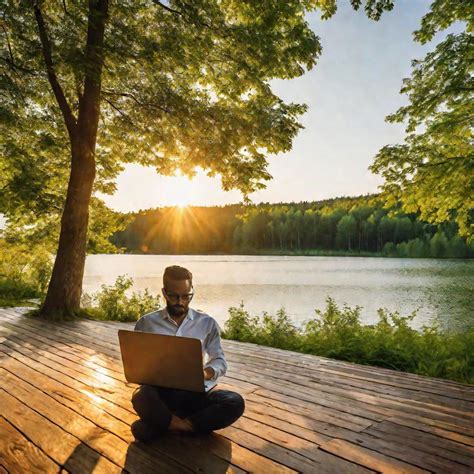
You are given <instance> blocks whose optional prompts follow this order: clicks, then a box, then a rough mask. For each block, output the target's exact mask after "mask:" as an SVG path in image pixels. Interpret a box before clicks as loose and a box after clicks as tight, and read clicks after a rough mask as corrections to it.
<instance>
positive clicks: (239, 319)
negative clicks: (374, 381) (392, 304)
mask: <svg viewBox="0 0 474 474" xmlns="http://www.w3.org/2000/svg"><path fill="white" fill-rule="evenodd" d="M315 312H316V317H314V318H312V319H310V320H309V321H306V322H305V323H304V324H303V325H302V327H297V326H296V325H295V324H294V323H293V322H292V321H291V319H290V318H289V316H288V314H287V313H286V312H285V310H283V309H280V310H279V311H278V312H277V313H276V315H274V316H273V315H270V314H268V313H264V314H263V317H262V318H259V317H256V316H251V315H250V314H249V313H248V311H247V310H246V309H245V307H244V305H243V304H241V305H240V307H232V308H230V309H229V314H230V317H229V319H228V320H227V321H226V323H225V325H224V331H223V332H222V337H223V338H225V339H234V340H237V341H243V342H252V343H255V344H261V345H266V346H271V347H278V348H281V349H288V350H292V351H297V352H303V353H305V354H314V355H319V356H323V357H329V358H333V359H339V360H344V361H348V362H355V363H358V364H367V365H374V366H378V367H385V368H389V369H394V370H400V371H404V372H411V373H415V374H421V375H428V376H431V377H439V378H445V379H451V380H456V381H460V382H466V383H471V384H472V383H474V367H473V365H474V328H471V329H469V330H467V331H465V332H462V333H454V332H447V331H442V330H441V329H440V328H439V326H437V325H431V326H423V327H422V328H421V330H419V331H417V330H415V329H413V328H412V327H410V324H409V323H410V321H411V320H412V319H413V318H414V317H415V313H412V314H410V315H408V316H400V315H399V313H397V312H388V311H387V310H384V309H379V310H378V318H379V319H378V322H377V323H376V324H374V325H364V324H362V323H361V321H360V314H361V308H360V307H355V308H351V307H349V306H347V305H344V306H343V307H342V308H341V307H338V306H337V304H336V303H335V302H334V300H333V299H332V298H329V297H328V298H327V300H326V308H325V309H324V310H323V311H321V310H315Z"/></svg>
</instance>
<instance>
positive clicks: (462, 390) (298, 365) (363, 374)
mask: <svg viewBox="0 0 474 474" xmlns="http://www.w3.org/2000/svg"><path fill="white" fill-rule="evenodd" d="M222 341H223V344H224V345H226V353H229V354H232V355H234V354H235V355H236V356H238V355H242V356H245V357H249V356H251V358H252V359H256V360H262V361H264V362H270V363H271V362H277V363H278V365H279V366H280V367H282V368H283V369H286V368H288V369H287V370H285V371H290V372H296V373H300V371H301V374H302V375H304V370H307V369H309V370H318V371H322V372H333V373H336V374H340V375H346V376H349V377H351V376H354V377H358V378H362V379H364V380H365V379H366V380H368V381H373V382H380V383H382V384H388V385H394V386H400V387H402V388H403V387H405V388H415V387H416V390H421V391H426V392H428V393H439V394H442V395H443V394H444V389H445V387H449V392H450V393H451V394H453V396H455V398H461V399H464V396H466V397H467V398H466V399H470V400H471V401H472V400H474V390H473V389H472V387H470V386H469V385H466V384H462V383H460V382H454V381H451V380H447V379H436V378H431V377H426V376H423V375H418V374H411V373H409V372H401V371H395V370H390V369H384V368H381V367H376V366H370V365H361V364H355V363H350V362H343V361H338V360H335V359H325V358H321V357H319V356H314V355H311V357H314V358H315V360H314V361H313V362H310V361H308V360H304V358H303V360H301V361H300V356H302V355H303V354H302V353H300V352H291V353H290V354H291V356H288V355H285V356H284V357H283V356H280V355H276V354H274V353H262V351H261V349H260V348H261V347H263V346H258V348H259V349H258V350H256V349H255V348H253V349H249V348H247V347H238V348H237V347H235V346H234V345H230V347H229V344H228V340H226V339H223V340H222ZM271 349H272V350H273V349H274V348H271ZM440 387H441V388H440Z"/></svg>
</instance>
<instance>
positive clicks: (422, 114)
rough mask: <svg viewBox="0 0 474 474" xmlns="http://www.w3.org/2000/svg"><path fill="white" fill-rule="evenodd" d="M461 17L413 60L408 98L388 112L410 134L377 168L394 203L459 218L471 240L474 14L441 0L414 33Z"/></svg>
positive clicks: (465, 5)
mask: <svg viewBox="0 0 474 474" xmlns="http://www.w3.org/2000/svg"><path fill="white" fill-rule="evenodd" d="M455 21H461V22H463V24H464V26H465V28H464V31H462V32H460V33H457V34H454V33H451V34H448V35H447V36H446V38H445V40H444V41H442V42H441V43H439V44H438V45H437V46H436V48H435V49H434V51H432V52H430V53H428V54H427V55H426V56H425V58H423V59H422V60H414V61H413V62H412V67H413V71H412V75H411V77H410V78H406V79H404V80H403V86H402V89H401V93H405V94H407V95H408V98H409V104H408V105H407V106H403V107H400V108H399V109H398V110H397V111H396V112H395V113H394V114H392V115H389V116H388V117H387V120H388V121H389V122H404V121H405V123H406V125H407V126H406V132H407V136H406V139H405V142H404V143H403V144H399V145H387V146H385V147H383V148H382V149H381V150H380V151H379V153H378V154H377V156H376V158H375V161H374V163H373V164H372V166H371V170H372V171H374V172H376V173H380V174H381V175H382V176H383V177H384V178H385V184H384V187H383V189H384V191H385V195H386V196H387V198H388V205H393V204H394V202H396V201H401V202H402V203H403V207H404V210H405V211H407V212H418V211H419V212H420V215H421V218H422V219H423V220H426V221H429V222H432V223H440V222H446V221H449V220H452V219H454V220H455V221H456V222H457V224H458V225H459V229H460V233H461V235H463V236H466V237H468V238H470V239H472V238H473V234H474V232H473V231H474V228H473V225H474V224H473V222H474V220H473V217H474V198H473V194H472V189H473V184H474V153H473V136H472V127H473V123H474V102H473V92H474V79H473V76H472V71H473V59H474V38H473V36H472V29H473V23H474V15H473V10H472V4H471V5H470V2H464V1H462V0H436V1H435V2H434V3H433V4H432V5H431V10H430V12H429V13H428V14H427V15H425V16H424V17H423V19H422V22H421V27H420V29H419V30H417V31H415V32H414V37H415V39H416V40H417V41H419V42H421V43H426V42H428V41H430V40H432V39H433V37H434V35H435V34H436V33H438V32H439V31H442V30H444V29H446V28H447V27H449V26H450V25H451V24H452V23H454V22H455Z"/></svg>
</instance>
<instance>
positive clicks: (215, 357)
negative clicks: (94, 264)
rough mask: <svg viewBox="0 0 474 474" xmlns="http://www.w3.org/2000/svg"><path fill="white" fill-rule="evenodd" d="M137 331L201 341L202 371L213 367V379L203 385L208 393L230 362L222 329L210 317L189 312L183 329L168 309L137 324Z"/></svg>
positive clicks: (145, 316) (144, 317) (144, 318)
mask: <svg viewBox="0 0 474 474" xmlns="http://www.w3.org/2000/svg"><path fill="white" fill-rule="evenodd" d="M134 329H135V331H143V332H154V333H158V334H165V335H168V336H182V337H192V338H195V339H200V341H201V344H202V351H203V367H204V368H207V367H212V368H213V369H214V372H215V373H214V376H213V377H212V378H211V379H209V380H205V381H204V387H205V390H206V391H208V390H210V389H211V388H212V387H213V386H215V385H216V383H217V382H216V381H217V379H218V377H221V376H222V375H224V374H225V373H226V371H227V361H226V359H225V355H224V351H223V350H222V346H221V338H220V328H219V325H218V324H217V321H216V320H215V319H214V318H213V317H211V316H209V315H208V314H205V313H202V312H200V311H196V310H195V309H191V308H189V310H188V314H187V315H186V316H185V318H184V319H183V321H182V322H181V325H180V326H178V323H176V321H175V320H174V319H173V318H172V317H171V316H170V315H169V314H168V310H167V309H166V307H165V308H163V309H159V310H157V311H153V312H152V313H148V314H145V315H144V316H142V317H141V318H140V319H139V320H138V321H137V323H136V324H135V328H134Z"/></svg>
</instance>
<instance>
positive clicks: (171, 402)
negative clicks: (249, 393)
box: [132, 385, 245, 433]
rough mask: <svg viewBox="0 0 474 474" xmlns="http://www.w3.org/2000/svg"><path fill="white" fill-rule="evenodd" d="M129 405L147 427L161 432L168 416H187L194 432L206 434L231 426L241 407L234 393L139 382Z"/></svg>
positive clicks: (242, 402)
mask: <svg viewBox="0 0 474 474" xmlns="http://www.w3.org/2000/svg"><path fill="white" fill-rule="evenodd" d="M132 404H133V408H134V409H135V411H136V412H137V414H138V416H139V417H140V419H141V420H142V421H144V422H145V423H146V424H147V425H148V426H150V427H153V429H154V430H155V431H157V432H165V431H166V430H167V429H168V426H169V424H170V422H171V415H172V414H174V415H176V416H179V417H180V418H188V419H189V420H190V421H191V422H192V424H193V428H194V431H195V432H198V433H209V432H211V431H213V430H218V429H221V428H225V427H226V426H229V425H231V424H232V423H234V421H236V420H237V419H238V418H239V417H240V416H241V415H242V413H243V412H244V410H245V402H244V399H243V397H242V395H240V394H239V393H237V392H232V391H230V390H219V389H215V388H214V389H212V390H210V391H209V392H206V393H200V392H192V391H189V390H180V389H174V388H167V387H158V386H155V385H141V386H140V387H138V388H137V389H136V390H135V392H134V393H133V396H132Z"/></svg>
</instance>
